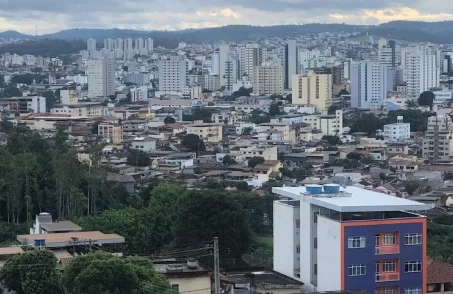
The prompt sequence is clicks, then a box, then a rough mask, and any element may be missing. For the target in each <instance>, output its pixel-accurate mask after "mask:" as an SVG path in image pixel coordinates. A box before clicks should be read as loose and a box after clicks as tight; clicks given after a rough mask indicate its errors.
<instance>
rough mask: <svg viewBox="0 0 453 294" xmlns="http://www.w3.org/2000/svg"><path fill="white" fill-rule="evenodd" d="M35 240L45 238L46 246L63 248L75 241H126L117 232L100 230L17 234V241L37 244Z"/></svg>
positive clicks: (116, 242) (88, 242)
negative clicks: (109, 232) (106, 232)
mask: <svg viewBox="0 0 453 294" xmlns="http://www.w3.org/2000/svg"><path fill="white" fill-rule="evenodd" d="M35 240H44V247H46V248H61V247H67V246H71V245H72V244H74V243H77V244H78V245H87V244H97V245H104V244H122V243H124V242H125V239H124V237H122V236H120V235H117V234H104V233H101V232H99V231H90V232H70V233H54V234H36V235H17V241H19V242H21V243H23V244H26V245H32V246H34V245H35Z"/></svg>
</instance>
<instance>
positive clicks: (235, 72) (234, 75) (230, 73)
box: [223, 59, 241, 92]
mask: <svg viewBox="0 0 453 294" xmlns="http://www.w3.org/2000/svg"><path fill="white" fill-rule="evenodd" d="M223 77H224V80H225V84H224V86H225V90H226V91H230V92H233V85H234V84H235V83H236V82H237V81H238V80H239V79H240V77H241V70H240V66H239V60H237V59H230V60H227V61H225V72H224V75H223Z"/></svg>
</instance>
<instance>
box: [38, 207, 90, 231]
mask: <svg viewBox="0 0 453 294" xmlns="http://www.w3.org/2000/svg"><path fill="white" fill-rule="evenodd" d="M81 230H82V228H81V227H79V226H78V225H76V224H75V223H73V222H71V221H58V222H53V219H52V215H51V214H50V213H47V212H41V213H40V214H38V215H37V216H36V218H35V221H34V222H33V225H32V227H31V228H30V234H54V233H69V232H79V231H81Z"/></svg>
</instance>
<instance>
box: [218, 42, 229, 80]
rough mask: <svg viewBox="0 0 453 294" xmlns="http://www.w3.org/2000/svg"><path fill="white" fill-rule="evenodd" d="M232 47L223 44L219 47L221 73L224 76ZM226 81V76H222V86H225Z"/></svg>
mask: <svg viewBox="0 0 453 294" xmlns="http://www.w3.org/2000/svg"><path fill="white" fill-rule="evenodd" d="M229 51H230V45H228V44H225V43H222V44H220V46H219V65H220V66H219V73H220V74H221V75H222V74H223V73H224V72H225V66H226V61H227V59H228V52H229ZM225 84H226V80H225V77H224V76H220V86H225Z"/></svg>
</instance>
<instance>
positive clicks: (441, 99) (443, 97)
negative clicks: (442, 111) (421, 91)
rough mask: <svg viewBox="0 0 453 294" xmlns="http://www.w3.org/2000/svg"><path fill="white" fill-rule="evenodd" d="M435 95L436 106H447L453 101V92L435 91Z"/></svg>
mask: <svg viewBox="0 0 453 294" xmlns="http://www.w3.org/2000/svg"><path fill="white" fill-rule="evenodd" d="M433 93H434V101H433V103H434V104H438V105H447V104H449V103H451V102H452V100H453V92H452V91H433Z"/></svg>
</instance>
